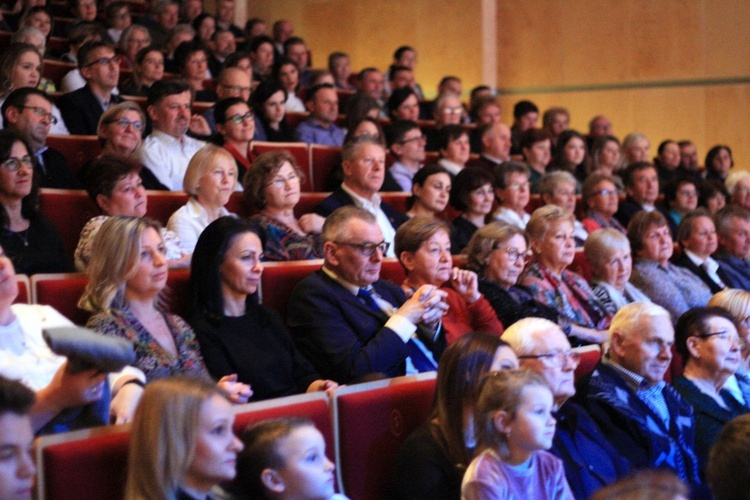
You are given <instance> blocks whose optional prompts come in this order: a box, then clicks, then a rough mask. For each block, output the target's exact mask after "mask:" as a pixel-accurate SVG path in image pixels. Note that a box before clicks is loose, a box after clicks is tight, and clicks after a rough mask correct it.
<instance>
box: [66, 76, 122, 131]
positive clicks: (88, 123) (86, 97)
mask: <svg viewBox="0 0 750 500" xmlns="http://www.w3.org/2000/svg"><path fill="white" fill-rule="evenodd" d="M109 102H110V104H119V103H121V102H122V99H121V98H120V96H118V95H115V94H112V96H111V97H110V101H109ZM57 107H58V108H59V109H60V114H61V115H62V117H63V121H64V122H65V126H66V127H67V128H68V132H70V133H71V134H74V135H96V129H97V126H98V125H99V118H101V117H102V114H104V109H102V105H101V104H100V103H99V99H98V98H97V97H96V96H95V95H94V93H93V92H91V89H90V88H89V86H88V84H87V85H86V86H85V87H83V88H80V89H78V90H75V91H73V92H70V93H68V94H64V95H62V96H60V98H59V99H58V100H57Z"/></svg>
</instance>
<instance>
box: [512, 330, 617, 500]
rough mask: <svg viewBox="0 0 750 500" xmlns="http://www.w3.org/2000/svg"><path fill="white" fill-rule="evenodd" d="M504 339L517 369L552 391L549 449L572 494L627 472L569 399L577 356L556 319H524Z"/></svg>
mask: <svg viewBox="0 0 750 500" xmlns="http://www.w3.org/2000/svg"><path fill="white" fill-rule="evenodd" d="M503 340H505V341H506V342H508V344H510V347H511V348H513V350H514V351H515V352H516V354H517V355H518V359H519V362H520V368H522V369H525V370H530V371H532V372H535V373H537V374H539V375H541V376H542V377H543V378H544V379H545V380H546V381H547V383H548V384H549V386H550V389H552V397H553V398H554V416H555V418H556V419H557V429H556V431H555V438H554V441H553V442H552V448H551V449H550V451H551V452H552V453H553V454H554V455H555V456H557V457H559V458H560V459H561V460H562V461H563V464H564V465H565V476H566V477H567V479H568V484H569V485H570V489H571V490H572V491H573V494H574V495H575V496H576V498H589V497H590V496H591V495H592V494H593V493H594V492H595V491H597V490H598V489H600V488H602V487H604V486H607V485H608V484H612V483H614V482H615V481H616V480H617V479H618V478H620V477H623V476H624V475H626V474H627V473H628V472H629V470H630V465H629V464H628V462H627V461H626V460H625V459H623V458H622V457H621V456H620V455H619V454H618V453H617V451H616V450H615V449H614V448H613V447H612V445H611V444H610V443H609V442H608V441H607V439H606V438H605V437H604V434H602V432H601V430H599V427H597V425H596V423H595V422H594V420H593V419H592V418H591V416H590V415H589V414H588V412H587V411H586V410H585V409H584V408H583V407H582V406H580V405H578V404H576V403H574V402H572V401H570V400H569V398H571V397H573V396H574V395H575V392H576V390H575V386H574V385H573V375H574V371H575V369H576V366H578V363H579V362H580V359H581V355H580V354H579V353H578V352H575V351H572V350H571V349H570V342H568V338H567V337H566V336H565V334H564V333H563V331H562V330H561V329H560V327H559V326H557V325H556V324H555V323H553V322H551V321H549V320H546V319H542V318H525V319H522V320H520V321H518V322H516V323H514V324H512V325H511V326H510V327H509V328H507V329H506V330H505V333H503Z"/></svg>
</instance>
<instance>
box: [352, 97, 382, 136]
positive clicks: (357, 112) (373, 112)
mask: <svg viewBox="0 0 750 500" xmlns="http://www.w3.org/2000/svg"><path fill="white" fill-rule="evenodd" d="M345 111H346V119H345V120H344V127H345V128H346V129H347V130H348V131H351V130H352V129H353V128H354V127H356V126H357V124H358V123H359V122H361V121H362V120H363V119H365V118H367V117H369V118H372V119H377V118H378V117H379V116H380V104H378V101H377V99H375V98H374V97H373V96H371V95H370V94H365V93H364V92H357V93H356V94H354V95H353V96H351V97H350V98H349V99H348V100H347V101H346V109H345ZM344 142H346V139H344Z"/></svg>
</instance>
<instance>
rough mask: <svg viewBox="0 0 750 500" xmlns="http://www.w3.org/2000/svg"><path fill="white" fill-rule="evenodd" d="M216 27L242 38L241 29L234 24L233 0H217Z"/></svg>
mask: <svg viewBox="0 0 750 500" xmlns="http://www.w3.org/2000/svg"><path fill="white" fill-rule="evenodd" d="M216 28H217V29H220V30H227V31H230V32H231V33H232V35H233V36H235V37H237V38H242V37H243V36H244V33H243V32H242V29H241V28H240V27H239V26H237V25H235V24H234V0H219V1H218V2H217V4H216Z"/></svg>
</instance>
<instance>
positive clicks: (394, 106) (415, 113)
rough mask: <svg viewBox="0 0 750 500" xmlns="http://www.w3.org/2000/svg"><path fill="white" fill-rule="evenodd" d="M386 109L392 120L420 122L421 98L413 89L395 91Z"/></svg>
mask: <svg viewBox="0 0 750 500" xmlns="http://www.w3.org/2000/svg"><path fill="white" fill-rule="evenodd" d="M386 108H387V109H388V116H389V117H390V118H391V120H411V121H413V122H415V121H417V120H419V98H418V97H417V93H416V92H414V89H412V88H411V87H402V88H400V89H397V90H394V91H393V93H392V94H391V97H389V98H388V104H386Z"/></svg>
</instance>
